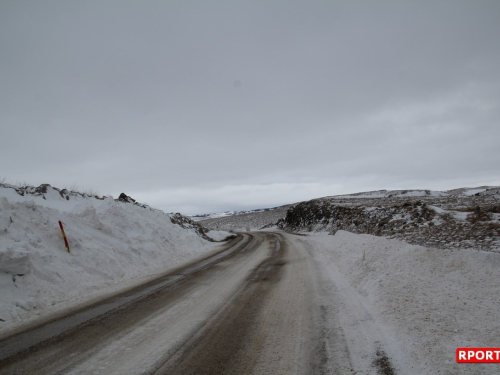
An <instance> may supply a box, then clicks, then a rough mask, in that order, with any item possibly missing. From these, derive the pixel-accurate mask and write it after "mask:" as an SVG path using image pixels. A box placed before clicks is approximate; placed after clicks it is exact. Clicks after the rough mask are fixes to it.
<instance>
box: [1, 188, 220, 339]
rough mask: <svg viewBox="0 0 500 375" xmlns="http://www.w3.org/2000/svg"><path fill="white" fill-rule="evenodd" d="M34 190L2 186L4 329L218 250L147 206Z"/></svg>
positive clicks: (170, 216)
mask: <svg viewBox="0 0 500 375" xmlns="http://www.w3.org/2000/svg"><path fill="white" fill-rule="evenodd" d="M32 190H33V194H27V193H26V194H24V195H21V194H20V192H19V191H16V189H14V188H12V187H5V186H3V187H0V330H2V329H4V328H6V326H9V325H10V323H15V322H16V321H18V320H19V319H25V318H29V317H33V316H34V315H46V314H47V311H46V310H47V309H51V310H53V309H54V307H53V306H54V305H58V304H62V302H68V301H69V302H71V301H73V302H81V301H82V300H88V299H90V298H93V297H95V295H96V294H99V292H100V291H102V290H103V289H105V288H110V287H113V288H115V289H116V290H118V289H120V288H123V287H124V286H126V285H127V283H129V284H130V282H131V281H133V280H132V279H141V278H144V276H147V275H151V274H155V273H161V272H164V271H165V269H167V268H171V267H173V266H175V265H179V264H181V263H183V262H186V261H188V260H190V259H193V258H195V257H197V256H198V255H201V254H202V253H203V252H206V251H207V250H209V249H212V248H213V246H214V244H212V243H210V242H208V241H206V240H205V239H203V238H201V237H200V235H199V233H198V232H197V229H196V228H183V227H182V226H180V225H177V224H175V223H174V222H175V220H172V218H173V216H174V215H170V214H165V213H164V212H162V211H159V210H155V209H152V208H150V207H147V206H145V205H136V204H131V203H129V202H122V201H115V200H114V199H113V198H111V197H109V198H101V199H96V198H95V197H88V196H85V195H71V194H67V193H66V194H61V191H60V190H58V189H54V188H52V187H50V185H46V186H44V188H43V189H39V190H40V191H38V192H36V193H35V189H32ZM176 218H177V220H178V217H176ZM59 220H61V221H62V222H63V224H64V230H65V232H66V236H67V238H68V241H69V245H70V249H71V253H68V252H67V250H66V248H65V245H64V241H63V237H62V234H61V230H60V228H59V224H58V221H59ZM172 221H174V222H172Z"/></svg>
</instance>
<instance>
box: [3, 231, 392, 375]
mask: <svg viewBox="0 0 500 375" xmlns="http://www.w3.org/2000/svg"><path fill="white" fill-rule="evenodd" d="M318 267H321V263H320V262H318V261H317V260H314V258H313V257H312V256H311V253H310V250H308V248H307V246H306V245H305V243H304V242H303V241H300V237H298V236H294V235H290V234H284V233H281V232H260V233H257V232H255V233H247V234H242V235H240V236H239V237H238V238H236V239H235V240H233V241H232V242H230V243H228V244H226V245H224V246H221V248H220V251H219V252H217V254H216V255H215V256H212V257H209V258H207V259H205V260H202V261H198V262H196V263H194V264H190V265H186V266H184V267H182V268H179V269H177V270H175V271H173V272H171V273H169V274H168V275H167V276H164V277H162V278H161V279H159V280H157V281H155V282H150V283H148V284H146V285H144V286H142V287H139V288H136V289H134V290H133V291H129V292H127V293H125V294H122V295H118V296H115V297H114V298H112V299H109V300H106V301H105V302H101V303H99V304H97V305H94V306H92V307H90V308H87V309H85V310H83V311H79V312H78V313H77V314H72V315H71V316H67V317H65V318H63V319H58V320H55V321H53V322H51V323H49V324H46V325H44V326H42V327H38V328H34V329H33V330H30V331H27V332H24V333H22V334H18V335H16V336H13V337H10V338H7V339H4V340H3V341H2V342H0V373H2V374H28V373H30V374H33V373H37V374H54V373H64V374H104V373H105V374H167V373H168V374H191V373H193V374H194V373H196V374H224V373H227V374H229V373H231V374H245V373H254V374H260V373H272V374H277V373H283V374H314V373H330V372H331V370H332V369H335V370H336V373H339V374H342V373H346V374H348V373H352V371H355V369H356V368H363V369H371V370H373V373H377V372H380V371H389V372H382V373H392V372H390V371H393V370H392V368H390V367H391V366H392V365H391V362H390V361H391V360H390V359H389V358H388V357H387V356H386V355H387V354H386V353H394V350H392V349H391V350H387V349H386V348H385V346H384V345H385V341H384V340H383V338H381V337H378V336H377V335H379V332H378V331H377V330H378V327H377V325H376V323H375V322H374V321H373V320H370V319H369V317H368V318H367V316H368V315H367V312H366V311H364V310H363V307H362V306H361V305H360V304H359V303H358V302H356V300H355V299H353V298H352V296H351V297H347V296H348V295H349V293H350V291H349V290H348V288H344V287H343V286H342V280H340V279H339V280H337V281H338V282H339V283H340V284H339V285H340V287H339V288H332V286H331V285H330V284H325V282H324V280H323V279H322V278H323V277H324V276H322V273H321V271H320V270H319V269H318ZM332 298H333V299H332ZM337 301H338V302H337ZM338 304H342V306H343V307H344V309H348V310H346V311H349V314H351V315H353V321H354V320H356V322H357V323H356V324H357V325H356V327H357V328H356V330H357V331H359V332H361V334H360V335H358V336H357V340H358V343H359V345H361V346H360V348H361V349H360V351H361V352H362V353H351V352H350V349H349V348H350V347H352V345H349V344H348V342H347V340H346V337H345V335H344V333H343V332H344V331H343V327H340V324H341V323H342V322H341V320H339V312H338V308H337V309H336V308H335V306H336V305H337V306H340V305H338ZM346 304H347V305H346ZM349 309H350V310H349ZM362 315H363V316H364V318H366V319H364V318H363V319H357V318H358V317H359V316H362ZM351 323H352V322H351ZM345 324H350V323H349V322H346V323H345ZM363 332H364V333H363ZM354 355H355V356H354ZM376 358H379V359H380V361H379V362H376V361H374V359H376ZM377 366H378V368H377ZM384 366H385V369H384Z"/></svg>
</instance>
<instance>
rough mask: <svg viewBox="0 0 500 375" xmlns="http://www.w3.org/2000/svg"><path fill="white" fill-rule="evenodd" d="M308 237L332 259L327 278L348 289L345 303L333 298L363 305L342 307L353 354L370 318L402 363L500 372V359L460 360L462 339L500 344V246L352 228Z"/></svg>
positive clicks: (418, 368) (422, 369) (320, 255)
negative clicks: (467, 245)
mask: <svg viewBox="0 0 500 375" xmlns="http://www.w3.org/2000/svg"><path fill="white" fill-rule="evenodd" d="M301 239H302V240H301V241H303V242H304V243H305V244H307V245H308V247H309V248H311V249H312V251H311V252H312V254H313V256H314V257H315V259H316V260H317V261H318V262H320V263H321V264H323V265H324V270H325V272H324V273H325V275H324V276H325V277H326V279H329V280H331V282H332V283H333V284H334V285H336V288H341V289H342V288H344V292H345V293H344V296H348V297H347V298H348V301H346V303H345V304H343V301H342V300H339V301H329V303H330V304H332V306H333V307H336V308H337V309H339V304H340V305H342V306H356V304H358V305H359V309H357V311H349V309H345V308H343V307H340V309H339V311H340V317H341V322H342V323H343V324H342V326H343V327H344V329H345V334H346V336H347V337H351V339H352V340H351V345H353V348H350V351H351V354H355V353H356V346H358V347H359V345H356V343H358V344H359V343H360V342H362V340H363V337H358V336H359V334H360V332H362V331H361V330H360V328H362V327H363V323H362V322H364V321H365V320H373V322H375V323H376V325H377V326H378V331H377V330H374V331H373V332H382V334H383V339H384V340H385V341H386V342H388V344H389V346H390V347H392V348H393V350H394V352H393V353H392V354H394V357H393V359H394V360H395V363H394V365H395V366H396V367H397V368H398V367H399V368H402V369H406V370H407V371H410V372H409V373H413V374H450V375H452V374H498V373H500V365H498V364H457V363H456V361H455V350H456V349H457V348H458V347H497V348H498V347H500V335H499V332H500V254H498V253H493V252H484V251H477V250H465V249H460V250H445V249H434V248H425V247H421V246H416V245H410V244H407V243H405V242H402V241H399V240H394V239H386V238H382V237H376V236H372V235H367V234H353V233H349V232H346V231H338V232H337V233H336V234H335V235H334V236H332V235H327V234H326V233H324V234H313V235H309V236H307V237H301ZM363 256H364V260H363ZM346 290H347V292H346ZM353 301H354V303H353ZM360 319H361V320H360ZM373 332H372V333H370V332H369V331H366V330H365V334H367V335H370V334H372V335H374V333H373ZM364 339H367V337H365V338H364ZM374 339H376V338H374ZM378 339H379V340H381V339H382V337H379V338H378ZM398 361H399V363H398ZM403 373H406V371H403Z"/></svg>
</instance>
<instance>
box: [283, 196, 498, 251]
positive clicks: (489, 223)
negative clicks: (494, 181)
mask: <svg viewBox="0 0 500 375" xmlns="http://www.w3.org/2000/svg"><path fill="white" fill-rule="evenodd" d="M499 219H500V200H499V197H497V196H496V195H495V194H484V195H477V196H476V195H474V196H446V197H436V196H428V197H422V196H420V197H386V198H376V199H373V198H372V199H370V198H350V199H341V198H335V197H327V198H320V199H314V200H311V201H308V202H302V203H299V204H297V205H295V206H294V207H292V208H290V209H289V210H288V211H287V213H286V216H285V217H284V218H283V219H281V220H279V221H278V223H277V225H278V227H279V228H281V229H283V230H286V231H294V232H297V231H328V232H330V233H332V234H334V233H335V232H336V231H337V230H346V231H349V232H352V233H366V234H373V235H377V236H384V237H388V238H397V239H401V240H404V241H406V242H409V243H412V244H418V245H424V246H429V247H437V248H474V249H479V250H489V251H499V252H500V220H499Z"/></svg>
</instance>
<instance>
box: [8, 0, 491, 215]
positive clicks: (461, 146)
mask: <svg viewBox="0 0 500 375" xmlns="http://www.w3.org/2000/svg"><path fill="white" fill-rule="evenodd" d="M0 130H1V133H0V167H1V168H0V177H2V176H3V177H4V178H6V180H7V182H10V183H17V182H28V183H30V184H34V185H38V184H41V183H50V184H51V185H53V186H56V187H60V188H63V187H70V186H72V185H75V184H76V185H78V186H79V187H80V188H81V189H88V188H91V189H94V190H96V191H97V192H99V193H100V194H106V195H107V194H112V195H113V196H115V197H117V196H118V195H119V193H121V192H125V193H127V194H128V195H131V196H132V197H134V198H136V199H137V200H139V201H141V202H144V203H148V204H150V205H152V206H153V207H156V208H160V209H163V210H165V211H167V212H171V211H174V212H177V211H180V212H183V213H186V214H195V213H207V212H215V211H223V210H230V209H236V210H239V209H248V208H259V207H269V206H275V205H281V204H286V203H293V202H297V201H301V200H306V199H311V198H315V197H321V196H326V195H335V194H342V193H353V192H358V191H367V190H375V189H411V188H426V189H436V190H438V189H450V188H455V187H463V186H478V185H485V184H488V185H500V1H498V0H492V1H482V0H474V1H460V0H449V1H440V0H430V1H425V0H418V1H417V0H415V1H402V0H394V1H371V0H367V1H347V0H346V1H333V0H332V1H326V0H321V1H314V0H313V1H311V0H307V1H293V0H286V1H285V0H283V1H272V0H263V1H255V0H251V1H250V0H248V1H235V0H231V1H229V0H228V1H209V0H200V1H186V0H179V1H166V0H164V1H105V0H104V1H103V0H98V1H89V0H86V1H50V0H49V1H46V0H44V1H15V0H12V1H7V0H0Z"/></svg>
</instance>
